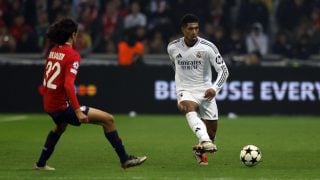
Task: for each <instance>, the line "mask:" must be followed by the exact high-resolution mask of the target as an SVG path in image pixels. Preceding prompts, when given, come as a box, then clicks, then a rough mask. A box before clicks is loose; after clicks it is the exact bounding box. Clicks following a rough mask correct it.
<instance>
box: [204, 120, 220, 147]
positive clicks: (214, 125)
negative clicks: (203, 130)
mask: <svg viewBox="0 0 320 180" xmlns="http://www.w3.org/2000/svg"><path fill="white" fill-rule="evenodd" d="M203 122H204V124H205V125H206V127H207V132H208V134H209V137H210V139H211V141H212V142H214V140H215V138H216V133H217V129H218V120H203Z"/></svg>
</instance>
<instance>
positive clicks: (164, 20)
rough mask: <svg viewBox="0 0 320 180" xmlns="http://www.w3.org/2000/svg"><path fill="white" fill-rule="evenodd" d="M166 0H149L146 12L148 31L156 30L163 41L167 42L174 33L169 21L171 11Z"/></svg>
mask: <svg viewBox="0 0 320 180" xmlns="http://www.w3.org/2000/svg"><path fill="white" fill-rule="evenodd" d="M170 10H171V9H170V4H169V2H168V1H167V0H151V1H150V3H149V9H148V12H147V15H148V16H147V17H148V27H147V30H148V31H149V32H154V31H156V32H157V33H161V36H162V38H163V41H164V42H165V43H168V42H169V37H170V36H171V35H173V34H174V32H175V30H174V29H173V24H172V21H171V19H172V18H171V17H172V12H171V11H170Z"/></svg>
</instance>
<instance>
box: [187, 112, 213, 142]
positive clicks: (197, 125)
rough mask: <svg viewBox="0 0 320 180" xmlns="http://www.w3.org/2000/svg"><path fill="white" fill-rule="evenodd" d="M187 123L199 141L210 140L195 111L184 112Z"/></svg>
mask: <svg viewBox="0 0 320 180" xmlns="http://www.w3.org/2000/svg"><path fill="white" fill-rule="evenodd" d="M186 118H187V121H188V124H189V126H190V128H191V129H192V131H193V132H194V133H195V134H196V136H197V137H198V139H199V143H201V142H203V141H211V140H210V138H209V135H208V133H207V128H206V125H205V124H204V123H203V121H202V120H201V119H200V118H199V117H198V115H197V113H196V112H194V111H192V112H188V113H187V114H186Z"/></svg>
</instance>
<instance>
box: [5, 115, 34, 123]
mask: <svg viewBox="0 0 320 180" xmlns="http://www.w3.org/2000/svg"><path fill="white" fill-rule="evenodd" d="M27 118H28V116H26V115H20V116H8V117H3V118H0V122H13V121H22V120H25V119H27Z"/></svg>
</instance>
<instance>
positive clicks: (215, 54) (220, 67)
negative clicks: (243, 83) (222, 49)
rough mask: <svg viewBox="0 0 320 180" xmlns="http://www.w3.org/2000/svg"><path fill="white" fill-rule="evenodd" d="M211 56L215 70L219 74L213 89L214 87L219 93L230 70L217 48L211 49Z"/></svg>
mask: <svg viewBox="0 0 320 180" xmlns="http://www.w3.org/2000/svg"><path fill="white" fill-rule="evenodd" d="M209 57H210V63H211V65H212V66H213V67H214V69H215V71H216V72H217V74H218V75H217V78H216V80H215V81H214V83H213V85H212V89H214V90H215V91H216V93H218V92H219V91H220V90H221V89H222V87H223V85H224V84H225V83H226V81H227V78H228V76H229V71H228V68H227V65H226V63H225V62H224V60H223V58H222V56H221V55H220V53H219V51H218V50H217V49H216V50H213V49H212V50H210V53H209Z"/></svg>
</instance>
